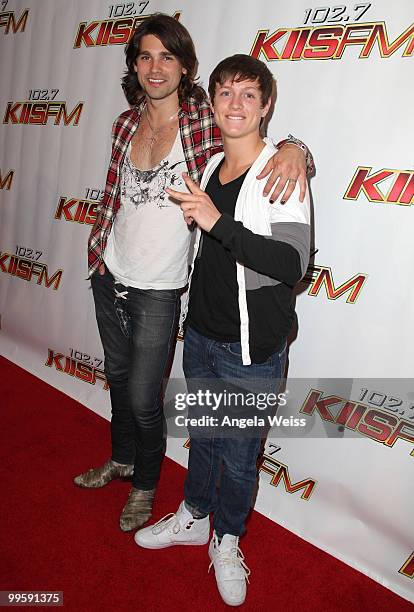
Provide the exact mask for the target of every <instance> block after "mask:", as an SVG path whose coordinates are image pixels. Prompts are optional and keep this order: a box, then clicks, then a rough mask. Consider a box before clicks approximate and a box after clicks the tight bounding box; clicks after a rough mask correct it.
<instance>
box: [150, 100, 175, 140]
mask: <svg viewBox="0 0 414 612" xmlns="http://www.w3.org/2000/svg"><path fill="white" fill-rule="evenodd" d="M179 111H180V109H179V108H178V109H177V110H176V111H175V113H173V114H172V115H171V116H170V117H168V119H167V120H166V121H164V123H162V124H161V125H159V126H158V127H153V126H152V125H151V122H150V120H149V117H148V111H147V109H145V118H146V120H147V123H148V127H149V129H150V130H151V137H150V138H149V142H150V147H151V148H152V146H153V145H154V144H155V142H156V141H157V136H158V134H159V133H160V132H161V131H162V130H163V129H164V128H165V127H166V126H167V125H169V123H170V122H171V121H172V120H173V119H175V117H176V116H177V115H178V113H179Z"/></svg>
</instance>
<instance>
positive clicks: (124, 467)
mask: <svg viewBox="0 0 414 612" xmlns="http://www.w3.org/2000/svg"><path fill="white" fill-rule="evenodd" d="M125 52H126V64H127V72H126V74H125V77H124V79H123V87H124V91H125V94H126V97H127V99H128V102H129V103H130V105H131V108H130V109H129V110H127V111H125V112H124V113H122V114H121V115H120V116H119V117H118V118H117V119H116V121H115V123H114V125H113V129H112V155H111V160H110V165H109V170H108V175H107V182H106V187H105V192H104V196H103V198H102V202H101V205H100V210H99V214H98V217H97V220H96V223H95V225H94V227H93V228H92V231H91V235H90V238H89V275H90V277H91V284H92V290H93V296H94V301H95V309H96V317H97V322H98V328H99V333H100V337H101V340H102V345H103V348H104V355H105V374H106V377H107V380H108V384H109V389H110V396H111V407H112V419H111V437H112V455H111V458H110V459H109V460H108V461H107V462H106V463H105V464H104V465H102V466H100V467H97V468H92V469H90V470H88V471H87V472H85V473H83V474H80V475H79V476H76V477H75V479H74V482H75V484H77V485H78V486H81V487H86V488H97V487H102V486H104V485H106V484H107V483H108V482H110V481H111V480H112V479H114V478H123V477H129V476H132V488H131V490H130V493H129V497H128V500H127V503H126V505H125V507H124V509H123V511H122V514H121V517H120V527H121V529H122V530H123V531H130V530H132V529H135V528H137V527H139V526H141V525H143V524H144V523H145V522H146V521H147V520H148V519H149V518H150V516H151V510H152V504H153V499H154V494H155V488H156V485H157V481H158V479H159V473H160V467H161V462H162V458H163V454H164V450H165V441H164V434H163V418H162V382H163V378H164V376H165V373H166V370H167V369H168V361H169V359H170V357H171V354H172V351H173V348H174V342H175V336H176V328H177V319H178V315H179V304H180V294H181V293H182V289H183V288H184V287H185V286H186V284H187V271H188V263H187V258H188V250H189V243H190V237H191V231H190V230H189V228H188V227H187V225H186V223H185V222H184V221H183V219H182V216H181V212H180V209H179V207H178V206H177V204H176V203H174V202H173V201H172V200H171V199H170V197H169V196H168V195H167V193H166V191H165V189H166V188H171V187H173V188H174V189H176V190H178V191H187V188H186V186H185V183H184V182H183V180H182V172H183V171H186V172H188V174H189V176H190V177H191V179H192V180H193V181H195V182H199V180H200V178H201V175H202V173H203V171H204V169H205V167H206V164H207V162H208V160H209V159H210V157H211V156H212V155H214V154H215V153H217V152H219V151H221V150H222V141H221V134H220V130H219V129H218V127H217V126H216V124H215V123H214V119H213V116H212V111H211V108H210V105H209V103H208V101H207V96H206V93H205V92H204V90H203V89H202V88H201V87H200V86H199V85H197V83H196V73H197V57H196V54H195V50H194V45H193V41H192V39H191V37H190V35H189V33H188V32H187V30H186V29H185V28H184V27H183V26H182V25H181V24H180V23H179V22H178V21H177V20H175V19H173V18H172V17H169V16H167V15H163V14H155V15H153V16H151V17H149V18H147V19H145V20H144V21H143V22H142V23H141V24H140V25H139V26H138V28H137V30H136V31H135V33H134V34H133V36H132V38H131V40H130V42H129V43H128V45H127V47H126V50H125ZM299 145H300V143H299ZM308 165H309V164H308ZM310 165H311V164H310ZM305 168H306V164H305V156H304V155H303V152H302V150H301V148H300V146H299V147H298V146H296V145H295V144H294V145H292V146H288V145H286V146H284V147H283V150H282V151H281V152H279V153H277V154H276V155H275V156H274V157H273V158H272V160H270V161H269V163H268V164H267V165H266V167H265V168H264V169H263V172H262V174H261V176H265V175H267V174H269V173H271V176H270V180H269V182H268V184H267V185H266V190H267V192H269V191H270V189H271V187H272V186H273V184H274V182H275V181H276V179H277V178H279V183H278V185H277V187H276V189H275V192H273V194H272V195H271V198H273V199H275V198H276V197H277V196H278V194H279V193H280V192H281V190H282V186H284V185H285V184H286V183H287V190H286V192H285V194H284V196H283V197H284V199H287V198H288V196H289V194H290V193H291V192H292V190H293V188H294V187H295V185H296V179H297V178H298V177H299V178H300V180H301V182H302V190H303V195H304V190H305V182H306V181H305V174H306V172H305V170H304V169H305Z"/></svg>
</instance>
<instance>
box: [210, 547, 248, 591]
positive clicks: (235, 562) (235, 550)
mask: <svg viewBox="0 0 414 612" xmlns="http://www.w3.org/2000/svg"><path fill="white" fill-rule="evenodd" d="M214 562H218V564H219V565H220V566H221V567H223V568H225V567H226V568H233V569H238V567H242V568H243V571H244V577H245V578H246V580H247V582H248V584H250V580H249V576H250V574H251V571H250V568H249V567H248V566H247V565H246V562H245V560H244V555H243V553H242V551H241V549H240V548H239V547H238V546H233V547H232V548H227V549H226V550H220V548H219V547H217V553H216V556H215V558H214V560H213V561H211V563H210V565H209V566H208V571H210V570H211V568H212V567H213V565H214Z"/></svg>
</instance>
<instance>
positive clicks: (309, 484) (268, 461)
mask: <svg viewBox="0 0 414 612" xmlns="http://www.w3.org/2000/svg"><path fill="white" fill-rule="evenodd" d="M184 448H187V449H188V448H190V440H189V439H188V440H186V441H185V443H184ZM272 448H273V449H276V450H280V447H275V446H274V445H273V444H270V445H269V449H268V451H267V452H265V453H263V455H262V457H261V458H260V460H259V463H258V465H257V469H258V472H263V473H264V474H269V475H270V476H271V479H270V483H269V484H270V485H271V486H273V487H277V486H279V484H280V483H281V482H283V484H284V486H285V491H286V493H290V494H293V493H297V492H298V491H302V493H301V496H300V497H301V499H304V500H306V501H307V500H308V499H309V498H310V496H311V495H312V493H313V490H314V488H315V487H316V484H317V481H316V480H313V479H312V478H306V479H304V480H300V481H298V482H292V481H291V479H290V476H289V468H288V467H287V465H285V464H284V463H281V462H280V461H277V460H276V459H275V458H274V457H272V456H271V455H273V454H274V452H276V450H273V451H272V450H271V449H272Z"/></svg>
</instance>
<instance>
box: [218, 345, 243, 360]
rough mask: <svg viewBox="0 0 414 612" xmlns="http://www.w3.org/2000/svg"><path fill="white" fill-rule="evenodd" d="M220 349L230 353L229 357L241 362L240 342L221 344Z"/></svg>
mask: <svg viewBox="0 0 414 612" xmlns="http://www.w3.org/2000/svg"><path fill="white" fill-rule="evenodd" d="M222 347H223V349H224V350H225V351H226V352H227V353H230V355H233V356H234V357H239V359H240V360H241V356H242V348H241V343H240V342H223V343H222Z"/></svg>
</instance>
